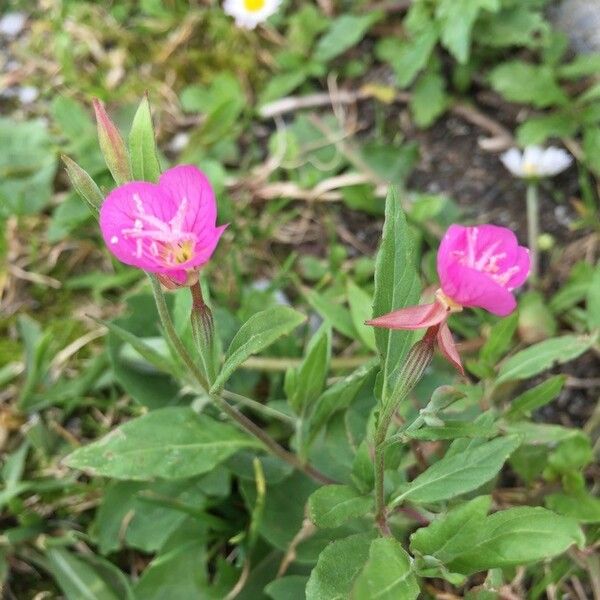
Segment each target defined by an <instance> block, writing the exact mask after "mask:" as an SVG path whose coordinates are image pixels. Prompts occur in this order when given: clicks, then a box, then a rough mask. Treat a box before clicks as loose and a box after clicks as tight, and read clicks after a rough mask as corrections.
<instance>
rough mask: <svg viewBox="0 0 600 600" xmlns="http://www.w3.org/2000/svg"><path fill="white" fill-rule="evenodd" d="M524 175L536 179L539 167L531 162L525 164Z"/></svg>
mask: <svg viewBox="0 0 600 600" xmlns="http://www.w3.org/2000/svg"><path fill="white" fill-rule="evenodd" d="M523 174H524V175H526V176H527V177H535V176H536V175H537V174H538V170H537V166H536V165H534V164H533V163H530V162H525V163H523Z"/></svg>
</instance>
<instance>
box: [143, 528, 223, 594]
mask: <svg viewBox="0 0 600 600" xmlns="http://www.w3.org/2000/svg"><path fill="white" fill-rule="evenodd" d="M204 543H205V542H204V540H202V539H200V540H185V541H183V543H179V544H170V546H172V547H170V548H169V549H168V550H167V551H165V552H162V553H161V554H159V555H158V556H156V558H154V560H152V562H151V563H150V564H149V565H148V566H147V567H146V568H145V569H144V572H143V573H142V576H141V577H140V578H139V580H138V581H137V583H136V586H135V588H134V592H135V597H136V598H140V599H141V598H143V599H144V600H171V599H173V600H175V599H181V600H183V599H186V600H187V599H188V598H190V599H191V598H194V599H199V600H200V599H202V600H204V599H208V598H210V597H211V596H210V595H209V594H208V593H207V591H208V590H207V588H208V581H207V576H206V567H205V563H206V549H205V548H204Z"/></svg>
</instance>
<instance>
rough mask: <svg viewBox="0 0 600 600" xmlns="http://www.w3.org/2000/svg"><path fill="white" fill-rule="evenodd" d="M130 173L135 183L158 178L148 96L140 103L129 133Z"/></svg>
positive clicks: (158, 166)
mask: <svg viewBox="0 0 600 600" xmlns="http://www.w3.org/2000/svg"><path fill="white" fill-rule="evenodd" d="M129 154H130V155H131V172H132V174H133V178H134V179H135V180H137V181H151V182H156V181H158V178H159V177H160V164H159V162H158V152H157V149H156V140H155V137H154V127H153V125H152V116H151V114H150V104H149V102H148V96H145V97H144V99H143V100H142V101H141V102H140V105H139V107H138V109H137V112H136V113H135V116H134V117H133V122H132V123H131V131H130V132H129Z"/></svg>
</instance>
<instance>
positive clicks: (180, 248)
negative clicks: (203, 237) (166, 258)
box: [169, 240, 194, 265]
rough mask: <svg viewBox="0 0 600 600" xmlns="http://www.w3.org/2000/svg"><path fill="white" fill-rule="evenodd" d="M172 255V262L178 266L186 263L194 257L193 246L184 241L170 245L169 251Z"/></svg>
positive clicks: (188, 241)
mask: <svg viewBox="0 0 600 600" xmlns="http://www.w3.org/2000/svg"><path fill="white" fill-rule="evenodd" d="M169 250H170V251H171V253H172V255H171V256H172V260H173V262H174V263H177V264H178V265H180V264H182V263H185V262H187V261H188V260H190V258H192V256H193V255H194V244H193V243H192V241H191V240H185V241H184V242H179V243H178V244H173V245H171V247H170V249H169Z"/></svg>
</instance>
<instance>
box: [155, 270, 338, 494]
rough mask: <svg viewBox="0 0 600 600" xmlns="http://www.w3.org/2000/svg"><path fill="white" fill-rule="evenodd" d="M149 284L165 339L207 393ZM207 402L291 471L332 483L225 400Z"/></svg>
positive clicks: (164, 305)
mask: <svg viewBox="0 0 600 600" xmlns="http://www.w3.org/2000/svg"><path fill="white" fill-rule="evenodd" d="M150 282H151V284H152V293H153V294H154V300H155V302H156V308H157V310H158V316H159V318H160V322H161V324H162V326H163V329H164V332H165V335H166V336H167V337H168V338H169V341H170V343H171V345H172V347H173V349H174V350H175V351H176V352H177V354H178V356H179V358H180V359H181V360H182V361H183V363H184V364H185V366H186V367H187V368H188V369H189V373H190V374H191V375H192V377H193V378H194V379H195V380H196V382H197V383H198V384H199V385H200V387H201V388H202V389H203V390H204V391H206V390H208V389H209V386H208V382H207V381H206V378H205V377H204V375H203V373H202V371H201V370H200V368H199V367H198V365H196V363H195V362H194V360H193V359H192V357H191V356H190V354H189V352H188V351H187V348H186V347H185V346H184V344H183V342H182V341H181V339H180V338H179V336H178V335H177V332H176V331H175V326H174V325H173V321H172V320H171V315H170V314H169V309H168V307H167V303H166V301H165V296H164V294H163V291H162V288H161V287H160V282H159V281H158V280H157V279H156V277H154V276H152V275H150ZM210 398H211V400H213V402H215V404H217V405H218V406H219V408H220V409H221V410H222V411H223V412H224V413H225V414H227V415H228V416H229V417H231V418H232V419H233V420H234V421H236V422H237V423H238V424H239V425H240V426H241V427H242V428H243V429H245V430H246V431H247V432H248V433H249V434H250V435H252V436H254V437H255V438H257V439H258V440H259V441H260V442H261V443H262V444H263V445H264V446H265V448H267V450H269V451H270V452H271V453H272V454H273V455H274V456H277V457H279V458H281V460H283V461H285V462H287V463H288V464H290V465H292V466H293V467H294V468H296V469H298V470H300V471H302V472H303V473H305V474H306V475H308V476H309V477H311V478H312V479H314V480H315V481H317V482H319V483H325V484H328V483H334V481H333V480H332V479H330V478H329V477H327V476H326V475H323V473H321V472H320V471H318V470H317V469H315V468H314V467H312V466H311V465H309V464H304V463H303V462H302V461H300V459H299V458H298V457H297V456H296V455H295V454H292V453H291V452H288V451H287V450H286V449H285V448H283V447H282V446H280V445H279V444H278V443H277V442H276V441H275V440H274V439H273V438H272V437H271V436H270V435H269V434H268V433H266V432H264V431H263V430H262V429H261V428H260V427H259V426H258V425H256V423H254V422H253V421H251V420H250V419H249V418H248V417H247V416H246V415H245V414H244V413H242V412H240V411H239V410H237V409H236V408H234V407H233V406H231V405H229V404H228V403H227V401H226V400H225V399H224V398H222V397H221V396H217V395H214V394H211V395H210Z"/></svg>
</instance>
